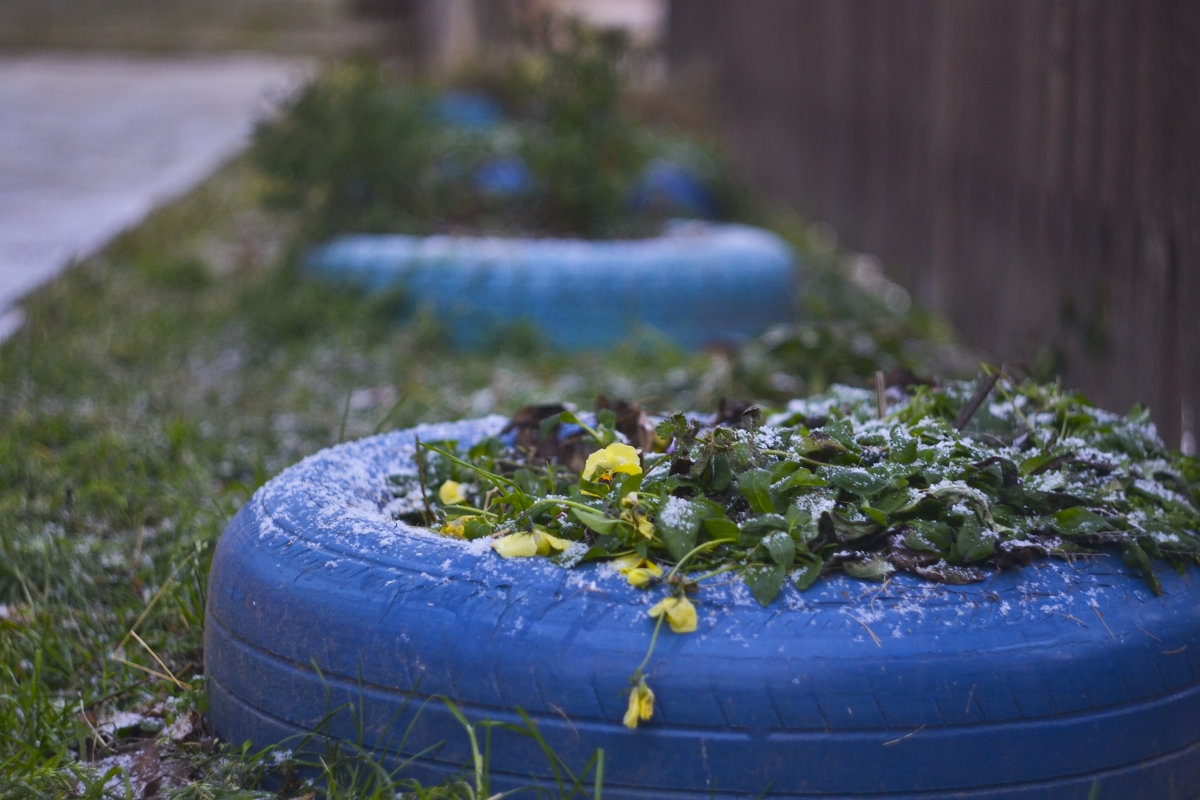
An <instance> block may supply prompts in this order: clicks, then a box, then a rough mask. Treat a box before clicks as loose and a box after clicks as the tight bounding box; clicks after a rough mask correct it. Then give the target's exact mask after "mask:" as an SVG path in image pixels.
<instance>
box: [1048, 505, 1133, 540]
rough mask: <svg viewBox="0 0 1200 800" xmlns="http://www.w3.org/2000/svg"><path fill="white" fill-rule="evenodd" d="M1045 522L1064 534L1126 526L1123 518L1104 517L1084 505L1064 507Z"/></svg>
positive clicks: (1082, 534)
mask: <svg viewBox="0 0 1200 800" xmlns="http://www.w3.org/2000/svg"><path fill="white" fill-rule="evenodd" d="M1044 522H1045V524H1046V525H1048V526H1049V527H1051V528H1053V529H1054V530H1055V531H1056V532H1057V533H1059V534H1060V535H1062V536H1088V535H1091V534H1097V533H1106V532H1109V531H1115V530H1123V529H1125V528H1126V525H1125V523H1124V521H1123V520H1116V519H1111V518H1109V517H1103V516H1101V515H1099V514H1097V513H1096V512H1094V511H1090V510H1088V509H1086V508H1083V507H1082V506H1074V507H1072V508H1064V509H1063V510H1062V511H1058V512H1055V513H1054V514H1051V515H1050V516H1049V517H1047V518H1046V519H1045V520H1044Z"/></svg>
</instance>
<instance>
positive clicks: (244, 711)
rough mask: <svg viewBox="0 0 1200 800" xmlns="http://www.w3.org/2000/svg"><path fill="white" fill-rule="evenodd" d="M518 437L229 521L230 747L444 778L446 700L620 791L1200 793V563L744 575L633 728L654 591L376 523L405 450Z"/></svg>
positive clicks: (223, 587)
mask: <svg viewBox="0 0 1200 800" xmlns="http://www.w3.org/2000/svg"><path fill="white" fill-rule="evenodd" d="M503 422H504V420H503V419H502V418H500V417H489V418H486V419H483V420H475V421H468V422H463V423H450V424H445V425H438V426H427V427H422V428H417V429H413V430H406V431H397V432H393V433H389V434H385V435H381V436H375V437H371V438H368V439H363V440H361V441H358V442H354V443H349V444H345V445H340V446H338V447H335V448H331V449H329V450H325V451H322V452H320V453H317V454H316V455H314V456H312V457H310V458H308V459H305V460H304V461H302V462H300V463H299V464H297V465H295V466H293V467H291V468H289V469H288V470H286V471H285V472H283V473H282V474H281V475H279V476H278V477H276V478H275V479H274V480H272V481H270V482H268V483H267V484H266V485H265V486H264V487H262V488H261V489H260V490H259V491H258V492H257V493H256V494H255V495H254V497H253V498H252V499H251V500H250V502H248V503H247V504H246V505H245V507H243V508H242V509H241V511H240V512H239V513H238V514H237V516H236V517H235V518H234V520H233V521H232V522H231V523H230V525H229V527H228V528H227V529H226V531H225V533H224V535H223V536H222V537H221V540H220V542H219V544H218V546H217V549H216V552H215V554H214V558H213V564H212V571H211V574H210V581H209V589H208V609H207V615H206V628H205V666H206V674H207V676H208V682H209V683H208V685H209V693H210V712H209V714H210V720H211V722H212V724H213V726H214V727H215V729H216V731H217V733H218V735H219V736H220V737H221V738H222V739H224V740H226V741H231V742H235V743H240V742H242V741H244V740H249V741H252V742H253V743H254V744H255V745H257V746H266V745H269V744H275V743H279V742H282V743H283V744H284V745H285V746H296V745H297V744H298V743H299V742H300V741H301V738H302V737H303V736H304V735H305V733H307V732H309V731H312V730H313V729H314V728H317V727H320V728H321V731H322V733H323V734H324V735H328V736H331V737H333V738H335V739H339V740H344V741H349V742H352V743H353V742H357V743H358V745H359V746H361V747H363V748H364V749H365V750H367V751H372V752H374V754H375V756H376V757H382V759H383V761H384V762H385V763H388V764H392V765H396V764H399V763H402V762H404V761H405V760H406V759H408V758H410V757H411V758H413V759H414V760H413V762H412V764H411V766H410V771H409V772H408V773H407V774H410V775H412V776H413V777H416V778H418V779H421V780H423V781H426V782H436V781H439V780H442V779H444V778H445V777H448V776H450V775H453V774H456V773H458V772H460V771H461V770H462V768H463V767H465V766H466V765H467V763H468V760H469V758H470V753H469V746H468V743H467V739H466V737H465V735H464V733H463V731H462V729H461V727H460V726H459V724H458V722H457V721H456V720H455V719H454V717H453V716H452V715H451V714H450V713H449V712H448V711H447V710H446V708H445V707H444V706H443V705H442V704H441V703H440V702H439V701H438V700H437V699H431V698H436V697H437V696H446V697H449V698H452V699H453V700H454V702H455V703H456V704H458V706H459V708H461V709H462V710H463V712H464V713H466V714H467V715H468V717H469V718H471V719H473V720H479V719H485V718H486V719H491V720H495V721H505V722H514V723H520V718H519V716H518V715H517V714H516V712H515V711H514V709H516V708H520V709H523V710H524V711H525V712H526V713H527V714H528V715H529V716H530V718H531V719H532V720H534V721H535V722H536V724H537V725H538V727H539V730H540V731H541V732H542V734H543V735H544V736H545V738H546V740H547V741H548V743H549V744H550V746H551V747H553V748H554V750H555V751H556V752H557V753H558V754H559V755H560V756H561V757H563V758H564V759H565V760H566V763H567V764H568V765H570V766H571V767H572V768H574V769H579V768H580V767H581V766H582V765H583V764H584V763H585V762H586V760H587V759H588V758H589V757H590V756H591V754H592V752H593V750H594V749H595V748H603V749H604V752H605V785H604V796H605V797H608V798H630V799H631V798H662V799H663V800H665V799H666V798H683V799H685V800H686V799H688V798H694V799H695V800H699V798H709V797H715V798H718V799H720V798H730V799H731V798H735V797H737V798H740V797H754V796H758V795H759V793H760V792H764V791H766V792H767V794H766V795H765V796H767V797H777V798H791V799H792V800H800V799H802V798H818V797H819V798H841V799H842V800H848V799H849V798H858V799H859V800H862V798H875V799H876V800H884V799H886V800H902V799H904V800H912V798H926V799H939V800H940V799H945V800H948V798H951V797H954V798H960V797H965V798H974V799H975V800H1064V799H1065V800H1075V799H1077V800H1085V799H1086V798H1098V799H1099V800H1107V799H1108V798H1114V799H1115V798H1119V800H1184V799H1185V798H1195V797H1197V796H1200V611H1198V609H1200V571H1197V570H1195V569H1191V570H1189V571H1188V572H1187V573H1186V574H1185V575H1182V576H1180V575H1178V574H1176V573H1174V572H1172V571H1170V570H1164V571H1162V572H1161V574H1160V577H1161V578H1162V581H1163V585H1164V587H1165V589H1166V593H1165V594H1164V595H1163V596H1161V597H1154V596H1153V595H1151V594H1150V592H1149V591H1148V590H1147V588H1146V586H1145V583H1144V581H1142V579H1141V578H1140V577H1139V576H1137V575H1134V574H1132V573H1131V572H1130V571H1129V570H1127V569H1125V568H1124V567H1123V566H1122V565H1121V563H1120V560H1119V559H1117V558H1114V557H1108V556H1104V557H1101V558H1097V559H1095V560H1091V561H1083V562H1080V563H1078V564H1076V565H1067V564H1063V563H1060V562H1051V561H1042V562H1036V563H1034V564H1033V565H1031V566H1029V567H1027V568H1024V569H1019V570H1013V571H1009V572H1004V573H999V574H996V575H993V576H991V577H990V578H989V580H988V581H986V582H984V583H980V584H972V585H967V586H937V585H931V584H928V583H924V582H922V581H920V580H917V579H915V578H912V577H910V576H906V575H899V576H895V577H894V578H893V579H892V580H890V581H889V582H888V583H887V584H886V585H885V584H879V583H871V582H864V581H857V580H854V579H852V578H848V577H845V576H842V577H838V578H834V579H831V580H828V581H825V582H822V583H820V584H818V585H817V586H816V587H814V588H813V589H811V590H809V591H808V592H806V593H800V592H797V591H795V590H794V589H792V588H791V587H787V588H785V590H784V592H783V593H782V595H781V596H780V598H779V599H778V600H777V601H776V602H775V603H774V604H772V605H771V606H770V607H768V608H765V609H764V608H762V607H760V606H758V604H757V603H756V602H755V601H754V600H753V599H752V597H751V596H750V594H749V592H748V591H747V590H746V589H745V587H744V586H742V585H741V584H740V583H739V582H736V581H735V582H733V583H731V584H728V585H726V586H724V587H716V588H708V589H705V590H704V591H703V592H701V594H700V595H699V596H698V598H697V603H698V608H699V628H698V630H697V631H696V632H695V633H693V634H689V635H686V636H681V635H674V634H670V633H669V632H666V633H664V634H663V635H662V636H661V637H660V639H659V643H658V647H657V649H656V651H655V654H654V657H653V658H652V659H651V661H650V663H649V665H648V668H647V674H648V679H649V682H650V684H651V686H652V687H653V689H654V691H655V693H656V711H655V717H654V719H653V720H651V721H649V722H647V723H644V724H643V726H642V727H640V728H639V729H638V730H636V731H630V730H627V729H626V728H625V727H624V726H623V725H622V724H621V717H622V714H623V712H624V709H625V702H626V698H625V695H624V694H623V692H624V691H625V690H628V688H629V681H628V678H629V676H630V674H631V673H632V672H633V670H634V668H635V667H636V666H637V665H638V664H639V663H640V662H641V660H642V658H643V656H644V655H645V652H646V648H647V647H648V645H649V641H650V635H651V631H652V629H653V624H652V622H651V621H650V620H649V618H648V617H647V616H646V610H647V608H648V607H649V605H650V604H651V603H653V602H655V601H656V600H657V599H658V597H659V596H660V594H661V593H660V592H654V591H651V592H643V591H639V590H636V589H633V588H631V587H629V586H628V585H627V584H626V583H625V581H624V580H623V579H622V578H621V577H620V576H618V575H615V574H614V573H613V572H612V571H611V570H610V569H608V568H606V567H603V566H587V567H583V568H579V569H576V570H571V571H566V570H562V569H559V568H558V567H555V566H553V565H552V564H550V563H549V562H547V561H545V560H544V559H508V560H505V559H501V558H499V557H497V556H495V555H494V554H492V553H491V552H490V551H487V550H478V551H472V550H471V549H470V548H469V546H467V545H464V544H463V543H461V542H458V541H455V540H451V539H448V538H446V537H441V536H438V535H436V534H432V533H430V532H428V531H425V530H422V529H417V528H411V527H409V526H406V525H403V524H401V523H397V522H395V521H393V520H392V519H391V518H390V516H389V515H388V514H387V513H386V511H385V506H386V505H387V504H388V502H389V501H390V499H391V496H390V493H389V491H388V480H387V479H388V476H389V475H391V474H395V473H396V472H399V471H411V469H412V465H413V462H412V452H413V441H414V437H419V438H420V439H421V440H423V441H434V440H441V439H457V440H459V441H460V443H461V444H463V445H466V444H469V443H471V442H474V441H476V440H478V438H480V437H481V436H484V435H488V434H494V433H495V432H497V431H498V430H499V429H500V427H501V426H502V425H503ZM426 701H429V702H426ZM343 706H344V707H345V708H344V709H343V710H342V711H341V712H338V713H335V714H333V716H332V718H329V715H330V712H333V711H334V710H335V709H338V708H339V707H343ZM356 717H357V720H356ZM323 721H324V723H325V724H324V725H323V726H322V723H323ZM410 724H411V727H410ZM356 725H358V726H361V728H359V727H356ZM360 730H361V732H362V736H361V740H360V738H359V733H358V732H359V731H360ZM406 731H407V736H405V732H406ZM438 743H441V744H438ZM427 748H433V749H431V750H429V751H428V752H426V749H427ZM418 754H419V755H418ZM491 755H492V768H493V772H492V779H493V785H492V791H501V790H505V789H509V788H515V787H519V786H528V785H531V784H532V783H534V782H535V781H537V782H539V783H540V784H541V785H543V786H546V785H548V784H552V783H553V780H552V776H551V773H550V769H549V766H548V765H547V762H546V760H545V758H544V756H543V755H542V753H541V751H540V749H539V747H538V746H537V745H536V743H535V742H533V741H532V740H530V739H528V738H524V737H521V736H519V735H516V734H512V733H508V732H506V731H503V730H500V729H493V733H492V741H491Z"/></svg>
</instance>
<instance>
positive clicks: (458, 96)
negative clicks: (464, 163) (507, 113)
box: [432, 91, 504, 131]
mask: <svg viewBox="0 0 1200 800" xmlns="http://www.w3.org/2000/svg"><path fill="white" fill-rule="evenodd" d="M432 112H433V116H434V119H436V120H437V121H438V122H441V123H442V124H444V125H448V126H451V127H456V128H463V129H468V130H475V131H486V130H490V129H492V128H494V127H495V126H497V125H499V124H500V123H501V122H503V121H504V111H503V109H501V108H500V104H499V103H497V102H496V101H495V100H493V99H492V98H490V97H488V96H487V95H484V94H479V93H478V92H469V91H451V92H443V93H442V94H440V95H438V97H437V98H435V99H434V101H433V108H432Z"/></svg>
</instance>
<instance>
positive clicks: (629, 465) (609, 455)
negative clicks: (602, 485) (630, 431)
mask: <svg viewBox="0 0 1200 800" xmlns="http://www.w3.org/2000/svg"><path fill="white" fill-rule="evenodd" d="M614 472H624V473H627V474H629V475H640V474H642V462H641V461H640V460H639V459H638V452H637V450H634V449H633V448H632V447H630V446H629V445H627V444H621V443H620V442H614V443H613V444H610V445H609V446H608V447H606V448H604V449H603V450H597V451H596V452H594V453H592V454H591V455H590V456H588V458H587V463H586V464H584V465H583V479H584V480H585V481H590V480H597V481H608V480H612V476H613V473H614Z"/></svg>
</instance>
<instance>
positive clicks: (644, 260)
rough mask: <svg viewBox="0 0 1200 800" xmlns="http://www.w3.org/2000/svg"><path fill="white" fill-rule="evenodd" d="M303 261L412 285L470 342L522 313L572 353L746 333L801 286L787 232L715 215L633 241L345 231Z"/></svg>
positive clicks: (356, 280)
mask: <svg viewBox="0 0 1200 800" xmlns="http://www.w3.org/2000/svg"><path fill="white" fill-rule="evenodd" d="M305 265H306V269H307V270H308V271H309V272H311V273H312V274H315V275H318V276H321V277H323V278H325V279H328V280H331V281H337V282H341V283H346V284H352V285H357V286H362V287H363V288H365V289H367V290H372V289H381V288H385V287H403V288H404V290H405V291H406V292H407V293H408V294H409V296H410V297H411V298H412V299H413V301H414V302H415V303H417V304H419V305H424V306H428V307H430V308H432V309H433V311H434V312H435V313H436V314H437V315H438V318H439V319H441V320H442V321H443V323H444V324H445V326H446V329H447V331H449V333H450V335H451V337H452V339H453V342H454V344H455V345H456V346H459V347H462V348H473V347H478V346H480V345H482V344H485V343H487V342H489V341H490V340H491V338H492V337H493V336H495V335H496V334H497V333H498V332H502V331H503V328H504V326H506V325H511V324H512V323H514V322H516V321H518V320H525V321H528V322H531V323H533V324H534V325H535V326H536V327H537V328H538V329H539V330H540V331H541V333H542V334H543V336H544V337H545V338H546V339H547V341H549V342H550V343H552V344H554V345H556V346H558V347H560V348H563V349H568V350H577V349H595V348H603V347H607V346H609V345H612V344H614V343H616V342H618V341H620V340H621V339H622V338H624V337H625V336H626V335H628V334H629V333H630V332H631V331H633V330H635V329H636V328H637V327H638V326H639V325H646V326H650V327H652V328H655V329H657V330H658V331H660V332H661V333H662V334H664V335H665V336H666V337H667V338H669V339H671V340H672V341H674V342H676V343H677V344H679V345H682V346H684V347H700V346H703V345H705V344H708V343H710V342H728V341H737V340H741V339H745V338H747V337H750V336H754V335H756V334H758V333H760V332H762V330H764V329H765V328H766V327H768V326H770V325H771V324H773V323H778V322H787V321H790V320H792V319H793V316H794V315H793V295H794V293H795V291H796V288H795V285H796V281H795V273H796V268H795V257H794V254H793V252H792V250H791V248H790V247H789V246H788V245H787V244H786V243H785V242H784V241H783V240H782V239H781V238H779V237H778V236H776V235H775V234H773V233H770V232H768V231H765V230H762V229H759V228H753V227H750V226H746V225H728V224H715V223H707V222H685V221H675V222H673V223H671V224H669V225H668V226H667V229H666V231H665V232H664V233H663V234H662V235H661V236H658V237H654V238H649V239H629V240H599V241H589V240H583V239H520V238H511V239H508V238H499V237H467V236H428V237H415V236H402V235H355V236H344V237H340V238H337V239H334V240H333V241H331V242H329V243H327V244H325V245H322V246H319V247H317V248H314V249H313V250H312V251H310V252H309V254H308V256H307V258H306V261H305Z"/></svg>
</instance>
